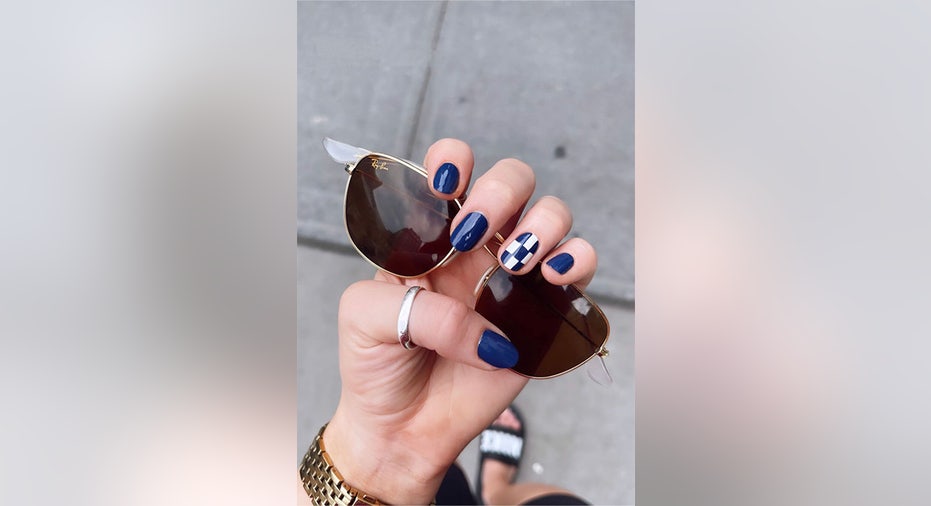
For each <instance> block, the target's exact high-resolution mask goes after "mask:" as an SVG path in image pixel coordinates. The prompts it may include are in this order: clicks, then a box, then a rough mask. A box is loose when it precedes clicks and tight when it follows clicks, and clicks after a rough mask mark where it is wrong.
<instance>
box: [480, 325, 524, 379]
mask: <svg viewBox="0 0 931 506" xmlns="http://www.w3.org/2000/svg"><path fill="white" fill-rule="evenodd" d="M478 357H479V358H480V359H482V360H484V361H485V362H488V363H489V364H491V365H493V366H495V367H500V368H502V369H508V368H511V367H514V366H515V365H517V348H515V347H514V345H513V344H511V341H508V340H507V338H505V337H504V336H502V335H501V334H498V333H497V332H494V331H491V330H486V331H485V332H482V337H481V339H479V340H478Z"/></svg>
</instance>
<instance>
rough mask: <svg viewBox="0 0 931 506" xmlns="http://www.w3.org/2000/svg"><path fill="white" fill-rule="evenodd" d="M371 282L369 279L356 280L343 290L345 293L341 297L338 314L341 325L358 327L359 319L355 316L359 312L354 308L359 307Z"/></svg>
mask: <svg viewBox="0 0 931 506" xmlns="http://www.w3.org/2000/svg"><path fill="white" fill-rule="evenodd" d="M369 283H370V282H369V281H368V280H365V281H356V282H355V283H353V284H351V285H349V286H348V287H347V288H346V290H344V291H343V294H342V295H341V296H340V298H339V314H338V315H337V320H338V321H339V324H340V326H349V327H352V328H355V327H356V322H357V321H358V319H357V318H354V317H353V316H354V315H355V314H357V312H356V311H353V310H354V308H357V307H358V305H359V301H361V300H363V299H364V294H365V292H366V288H367V286H368V284H369Z"/></svg>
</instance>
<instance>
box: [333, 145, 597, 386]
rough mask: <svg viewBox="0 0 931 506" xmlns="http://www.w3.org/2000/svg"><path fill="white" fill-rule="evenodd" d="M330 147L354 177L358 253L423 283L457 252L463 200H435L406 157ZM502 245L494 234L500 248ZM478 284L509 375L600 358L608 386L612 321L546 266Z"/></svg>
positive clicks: (352, 210) (352, 221)
mask: <svg viewBox="0 0 931 506" xmlns="http://www.w3.org/2000/svg"><path fill="white" fill-rule="evenodd" d="M323 144H324V147H325V148H326V150H327V152H328V153H329V154H330V156H331V157H332V158H333V159H334V160H335V161H337V162H339V163H343V164H345V170H346V172H348V173H349V181H348V182H347V184H346V197H345V200H344V216H345V224H346V232H347V234H348V235H349V239H350V241H351V242H352V245H353V246H354V247H355V249H356V250H357V251H358V252H359V254H360V255H362V257H363V258H365V259H366V260H368V261H369V262H370V263H371V264H372V265H374V266H375V267H377V268H378V269H380V270H382V271H384V272H387V273H389V274H393V275H395V276H398V277H401V278H415V277H420V276H424V275H426V274H428V273H430V272H432V271H433V270H435V269H438V268H440V267H441V266H443V265H444V264H446V263H447V262H449V261H450V260H451V259H452V258H453V257H454V256H455V255H456V253H457V250H456V249H455V248H453V246H452V243H451V242H450V239H449V234H450V226H451V224H452V222H453V219H454V218H455V217H456V214H457V213H458V212H459V210H460V209H462V203H461V202H460V201H459V199H453V200H448V201H447V200H442V199H438V198H436V197H435V196H434V195H433V194H432V193H431V192H430V189H429V185H428V184H427V181H426V179H427V171H426V170H424V168H423V167H421V166H419V165H417V164H415V163H413V162H411V161H408V160H404V159H402V158H397V157H394V156H391V155H386V154H382V153H373V152H371V151H368V150H365V149H361V148H357V147H355V146H351V145H349V144H344V143H342V142H337V141H334V140H333V139H329V138H326V139H324V142H323ZM503 241H504V239H503V238H502V237H501V236H500V234H495V240H494V242H495V243H497V246H499V247H500V245H501V243H502V242H503ZM484 249H485V251H486V252H487V253H488V254H489V255H491V257H492V258H494V259H495V263H494V265H492V266H491V267H489V268H488V269H487V270H486V271H485V273H484V274H483V275H482V277H481V278H480V279H479V280H478V283H477V285H476V288H475V292H474V294H473V295H474V296H475V299H476V302H475V311H476V312H478V313H479V314H480V315H482V316H483V317H484V318H485V319H487V320H488V321H490V322H491V323H493V324H494V325H495V326H497V327H498V328H499V329H501V330H502V331H503V333H504V335H506V336H507V337H508V339H509V340H510V341H511V343H512V344H513V345H514V347H515V348H517V352H518V355H519V358H518V361H517V365H515V366H514V367H512V368H511V369H512V370H513V371H514V372H516V373H518V374H521V375H523V376H526V377H529V378H536V379H544V378H552V377H555V376H560V375H562V374H565V373H567V372H569V371H572V370H574V369H576V368H578V367H579V366H581V365H582V364H584V363H586V362H588V361H589V360H591V359H592V358H594V357H596V356H597V357H599V358H600V359H601V360H599V361H597V362H598V364H599V365H600V367H597V368H593V369H589V376H591V377H592V378H593V379H594V380H595V381H597V382H598V383H610V382H611V377H610V374H609V373H608V371H607V368H606V367H605V365H604V362H603V359H604V357H606V356H608V350H607V348H605V344H606V342H607V341H608V333H609V326H608V320H607V318H606V317H605V315H604V313H603V312H602V311H601V308H599V307H598V305H597V304H595V302H594V301H592V300H591V299H590V298H589V297H588V296H587V295H585V293H583V292H582V290H580V289H578V288H576V287H575V286H573V285H568V286H557V285H553V284H551V283H549V282H548V281H546V279H544V277H543V273H542V272H541V270H540V268H541V267H540V266H541V265H542V262H540V263H538V264H537V265H536V266H535V267H534V268H533V269H532V270H531V271H530V272H528V273H526V274H523V275H520V276H517V275H513V274H510V273H509V272H507V271H506V270H504V269H502V268H501V267H500V265H499V264H498V263H497V256H496V255H495V254H494V253H493V252H492V251H491V250H490V249H489V248H488V246H487V245H486V246H484Z"/></svg>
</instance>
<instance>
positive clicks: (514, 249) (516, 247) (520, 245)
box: [501, 232, 540, 271]
mask: <svg viewBox="0 0 931 506" xmlns="http://www.w3.org/2000/svg"><path fill="white" fill-rule="evenodd" d="M539 248H540V240H539V239H538V238H537V236H535V235H533V234H531V233H530V232H524V233H523V234H521V235H519V236H517V239H514V242H512V243H511V244H509V245H508V247H507V248H506V249H505V250H504V253H502V254H501V263H502V264H504V266H505V267H507V268H508V269H511V270H512V271H519V270H520V268H521V267H523V266H525V265H527V262H529V261H530V259H531V258H533V254H534V253H536V252H537V249H539Z"/></svg>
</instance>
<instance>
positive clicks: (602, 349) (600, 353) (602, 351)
mask: <svg viewBox="0 0 931 506" xmlns="http://www.w3.org/2000/svg"><path fill="white" fill-rule="evenodd" d="M486 251H487V248H486ZM489 253H490V251H489ZM495 258H496V260H497V257H495ZM500 268H501V265H499V264H497V263H496V264H495V265H492V266H490V267H489V268H488V269H486V270H485V273H484V274H482V277H481V278H479V280H478V283H477V284H476V285H475V290H474V291H473V293H472V295H473V297H475V300H476V301H478V295H479V294H480V293H482V290H484V289H485V286H487V285H488V280H490V279H491V277H492V276H493V275H494V274H495V272H496V271H497V270H498V269H500ZM512 276H513V274H512ZM571 286H572V287H573V288H575V289H576V291H578V292H579V294H580V295H581V296H582V297H584V298H585V300H586V301H588V303H589V304H590V305H591V307H592V308H594V309H595V311H597V312H598V314H597V316H598V317H599V318H601V319H602V320H604V322H605V340H604V342H603V343H601V346H599V347H598V349H597V350H595V351H594V352H593V353H592V354H591V355H590V356H589V357H588V358H586V359H585V360H583V361H581V362H579V363H578V364H576V365H575V366H573V367H572V368H571V369H567V370H565V371H563V372H560V373H557V374H552V375H550V376H531V375H529V374H524V373H522V372H520V371H515V370H514V369H511V371H512V372H514V373H515V374H519V375H521V376H523V377H525V378H530V379H550V378H557V377H559V376H562V375H563V374H569V373H570V372H572V371H574V370H576V369H578V368H579V367H582V366H583V365H585V364H587V363H588V362H589V361H591V359H593V358H595V357H600V358H601V360H602V362H603V361H604V358H605V357H607V356H608V348H607V346H608V340H609V339H611V322H610V321H608V317H607V316H606V315H605V314H604V311H602V310H601V307H600V306H599V305H598V304H597V303H596V302H595V301H593V300H592V298H591V297H589V296H588V294H587V293H585V291H583V290H581V289H579V287H577V286H575V284H572V285H571ZM605 367H606V366H605ZM606 368H607V367H606Z"/></svg>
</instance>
